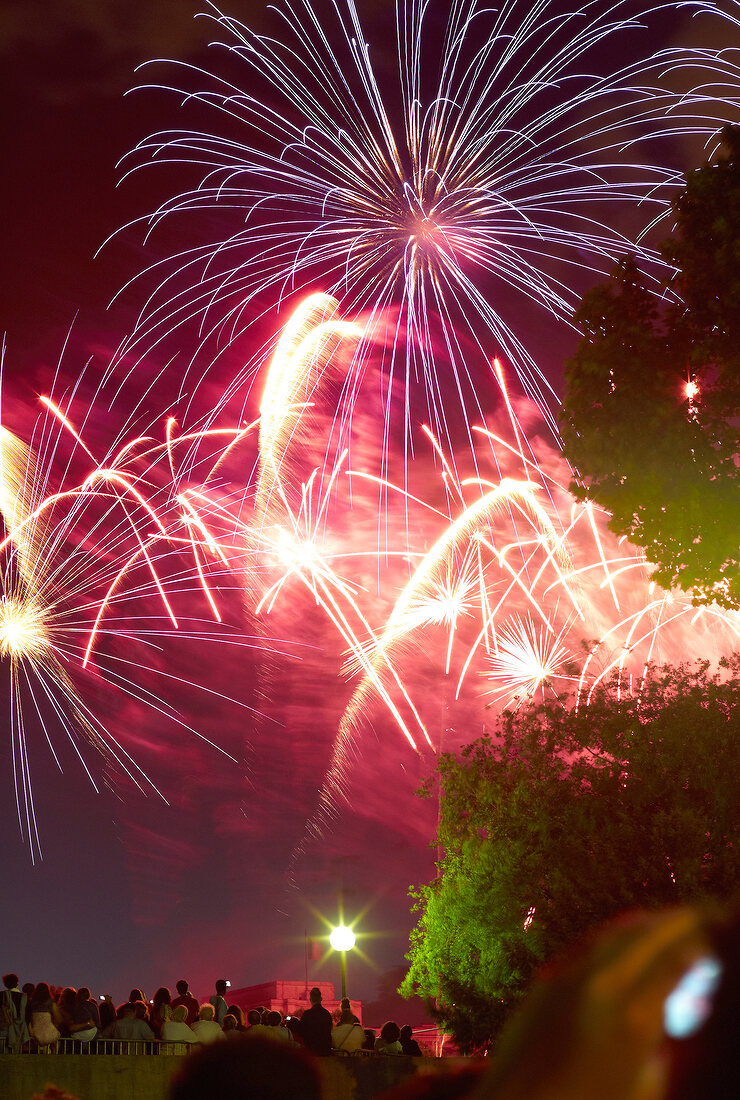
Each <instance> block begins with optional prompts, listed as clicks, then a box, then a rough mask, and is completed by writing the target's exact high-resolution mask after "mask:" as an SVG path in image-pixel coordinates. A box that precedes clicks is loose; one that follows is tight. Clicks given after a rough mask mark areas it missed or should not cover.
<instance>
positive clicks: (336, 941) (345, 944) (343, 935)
mask: <svg viewBox="0 0 740 1100" xmlns="http://www.w3.org/2000/svg"><path fill="white" fill-rule="evenodd" d="M329 943H330V944H331V945H332V947H333V948H334V950H335V951H351V950H352V948H353V947H354V946H355V934H354V932H353V931H352V929H351V928H347V926H346V925H344V924H340V925H339V927H338V928H333V929H332V933H331V935H330V936H329Z"/></svg>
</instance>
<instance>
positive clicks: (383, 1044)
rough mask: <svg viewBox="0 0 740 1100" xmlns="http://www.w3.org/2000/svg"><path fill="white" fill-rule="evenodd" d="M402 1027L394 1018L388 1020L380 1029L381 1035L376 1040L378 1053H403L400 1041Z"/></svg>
mask: <svg viewBox="0 0 740 1100" xmlns="http://www.w3.org/2000/svg"><path fill="white" fill-rule="evenodd" d="M400 1035H401V1029H400V1028H399V1026H398V1024H397V1023H396V1022H395V1021H394V1020H388V1022H387V1023H385V1024H383V1026H382V1027H381V1029H380V1035H379V1036H378V1038H377V1039H376V1040H375V1050H376V1051H377V1053H378V1054H403V1048H402V1047H401V1042H400Z"/></svg>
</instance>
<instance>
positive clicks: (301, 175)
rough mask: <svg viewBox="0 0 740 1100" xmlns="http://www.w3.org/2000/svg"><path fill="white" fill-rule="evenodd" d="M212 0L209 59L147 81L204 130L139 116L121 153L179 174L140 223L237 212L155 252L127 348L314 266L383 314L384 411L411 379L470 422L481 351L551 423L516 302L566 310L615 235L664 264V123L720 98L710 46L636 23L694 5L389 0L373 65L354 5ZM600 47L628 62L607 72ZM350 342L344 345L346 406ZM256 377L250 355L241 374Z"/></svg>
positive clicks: (271, 294) (226, 318) (670, 171)
mask: <svg viewBox="0 0 740 1100" xmlns="http://www.w3.org/2000/svg"><path fill="white" fill-rule="evenodd" d="M212 7H213V10H212V12H211V13H210V15H209V16H208V18H209V19H210V20H211V21H212V22H213V23H214V24H215V27H216V29H217V31H218V33H219V34H220V35H221V36H222V37H221V39H220V41H218V43H217V46H218V48H219V49H220V50H221V51H222V54H225V55H226V56H225V57H223V63H224V73H225V75H223V76H218V75H215V73H209V72H206V71H204V70H201V69H197V68H193V67H192V66H181V67H180V68H179V69H176V70H175V76H176V78H181V80H182V82H181V83H180V82H179V80H177V79H176V81H175V83H174V84H172V85H164V84H153V85H149V86H148V87H154V88H158V89H166V90H168V91H170V92H174V94H175V95H176V96H177V97H178V99H179V100H180V102H181V104H182V105H183V106H184V107H185V108H186V109H191V108H192V110H193V112H196V113H200V114H201V115H203V114H205V116H206V118H205V119H204V123H205V124H206V126H207V120H208V119H210V123H211V125H212V129H210V130H209V129H208V128H203V129H187V128H183V129H171V130H165V131H162V132H159V133H155V134H153V135H152V136H151V137H149V138H147V139H145V140H144V141H142V142H141V144H140V145H139V146H138V147H137V149H136V150H135V151H134V153H133V154H132V159H133V166H134V168H140V167H142V166H144V165H149V164H151V165H155V166H156V165H161V164H165V165H167V164H169V165H173V164H174V165H177V168H178V172H183V173H186V174H187V175H188V177H189V178H190V180H191V181H192V182H191V184H190V185H189V186H188V188H187V189H186V190H184V191H183V192H182V193H180V194H177V195H175V196H173V197H172V198H171V199H169V200H167V201H166V202H164V203H163V204H162V205H161V206H160V207H159V208H158V209H157V210H156V211H155V212H154V213H153V214H152V215H151V216H150V217H149V218H148V219H146V221H147V224H148V226H149V228H150V230H151V229H154V228H155V227H156V226H157V225H158V224H159V223H160V222H162V221H163V220H166V219H168V218H170V217H177V218H178V219H180V220H182V217H183V215H201V216H204V217H206V218H208V219H212V217H213V213H212V212H214V211H215V212H217V213H219V212H220V213H221V214H222V217H221V223H222V224H223V225H224V226H229V225H231V226H233V229H232V230H231V231H228V230H227V232H226V235H225V236H223V237H220V238H218V239H216V240H213V241H211V242H210V243H207V244H205V245H202V246H195V247H193V248H190V249H187V250H186V251H184V252H182V253H180V254H179V255H177V256H176V257H174V258H173V259H172V260H171V261H169V260H165V261H162V262H161V263H159V264H157V265H155V267H154V269H153V270H152V271H150V272H149V274H150V275H151V276H152V277H153V278H154V280H155V284H158V289H156V290H155V291H154V292H153V293H152V295H151V297H150V298H149V300H148V302H147V305H146V307H145V308H144V310H143V312H142V315H141V317H140V321H139V324H138V326H137V328H136V330H135V331H134V333H133V336H132V337H131V339H130V340H128V341H126V343H125V345H124V347H123V348H122V349H121V354H122V355H123V354H126V353H131V352H132V351H133V350H134V349H136V348H142V347H143V348H146V347H149V346H150V345H151V344H152V343H154V342H156V341H158V340H160V339H163V338H166V336H167V334H168V333H169V332H170V331H171V330H172V329H173V327H174V328H177V327H178V326H179V325H180V324H181V323H182V322H185V321H187V320H189V319H193V318H197V319H199V324H200V333H201V337H202V340H203V341H204V342H205V343H208V341H209V340H210V339H211V337H214V338H216V337H218V339H219V340H220V341H221V345H222V347H223V345H224V344H225V345H226V346H228V345H230V344H231V343H233V341H235V340H238V339H240V338H241V335H242V333H243V332H244V330H245V329H246V328H247V327H248V326H249V325H250V324H252V323H253V321H254V319H255V316H256V315H261V313H262V312H263V310H265V309H269V308H273V307H274V303H275V301H277V302H280V301H281V300H282V299H283V298H284V297H285V296H289V295H292V294H294V293H296V292H303V293H305V292H306V289H307V288H309V287H310V288H314V287H316V286H317V285H320V286H322V287H323V289H324V290H326V291H327V292H328V293H330V294H332V295H336V296H337V297H338V298H340V299H341V300H342V302H343V305H344V308H345V310H346V311H347V312H348V313H350V314H352V315H354V316H359V315H363V316H365V317H366V318H367V319H368V324H369V325H370V326H371V327H372V326H373V325H374V324H375V323H378V322H379V321H380V319H381V318H387V316H388V315H389V314H391V315H393V316H394V317H395V322H394V323H393V325H392V327H391V329H390V331H389V332H388V334H387V347H386V354H385V357H384V369H385V375H384V381H383V391H384V394H385V414H386V417H388V416H389V415H390V406H391V401H392V397H391V394H392V390H393V388H394V382H395V380H398V381H399V383H400V384H401V386H402V387H403V389H404V391H405V394H406V402H407V413H406V418H407V425H406V426H407V430H409V429H410V427H411V420H412V414H411V411H410V410H411V404H410V402H411V396H412V391H413V389H414V388H415V387H416V386H417V383H420V384H421V388H422V390H423V391H424V394H425V397H424V400H425V401H426V404H427V417H428V419H429V422H430V424H431V427H432V430H433V431H434V432H435V434H436V435H437V436H439V437H440V438H445V437H446V431H445V428H446V425H445V420H446V412H445V405H447V407H448V408H449V407H450V400H449V395H450V393H452V392H453V391H454V392H455V393H456V394H457V400H458V402H459V404H460V405H461V406H462V409H463V411H464V413H465V415H466V419H467V420H468V421H470V422H472V421H473V419H474V418H475V417H477V418H481V417H482V415H483V410H482V409H481V405H480V402H479V400H478V380H479V379H478V375H479V369H484V370H485V364H486V362H487V359H488V358H489V357H490V356H491V355H493V354H503V355H504V357H506V358H507V359H508V361H509V362H510V363H512V364H513V366H514V367H515V369H516V371H517V372H518V374H519V377H520V379H521V382H522V385H523V387H524V389H525V391H526V392H527V394H528V395H529V396H531V397H533V398H534V399H535V400H536V401H537V402H538V403H539V405H540V408H541V409H542V410H543V413H544V415H545V416H546V417H547V418H548V420H549V423H550V426H551V428H552V430H553V431H556V429H555V424H554V419H553V417H552V414H551V411H550V409H551V407H552V406H553V404H554V403H556V399H555V395H554V393H553V391H552V390H551V388H550V386H549V383H548V382H547V380H546V378H545V377H544V375H543V374H542V373H541V371H540V370H539V369H538V367H537V364H536V363H535V361H534V359H533V357H532V355H531V354H530V352H529V351H528V350H527V347H526V346H525V341H524V340H523V338H522V320H521V317H522V316H525V317H533V316H534V315H533V314H531V313H528V312H525V313H524V314H522V307H523V305H524V304H526V303H534V305H535V306H536V307H538V308H540V309H542V310H545V311H546V312H547V313H549V314H550V315H552V316H554V317H556V318H558V319H560V320H565V321H566V322H570V318H571V315H572V311H573V308H574V307H575V305H576V304H577V302H578V300H579V297H580V292H581V291H582V290H583V289H584V288H585V286H586V285H587V284H588V281H589V279H590V278H592V275H593V273H594V272H599V273H603V272H605V271H608V270H609V269H610V268H611V267H612V266H613V264H614V262H615V261H616V259H617V258H618V257H620V256H621V255H623V254H624V253H625V252H626V251H630V252H632V253H634V254H637V255H638V256H639V258H640V260H641V261H642V262H643V263H644V264H645V265H646V266H647V269H648V270H650V271H651V272H653V274H659V273H660V270H659V269H660V264H661V261H660V258H659V257H658V255H657V254H656V253H655V252H653V251H651V249H650V248H648V247H647V246H646V245H643V244H640V243H639V233H640V231H641V230H644V229H645V228H646V226H647V225H649V224H650V223H651V222H652V221H654V220H655V219H658V218H660V217H661V216H662V215H663V214H664V213H666V211H667V210H668V207H669V201H670V198H671V197H672V196H673V195H674V194H675V193H676V191H677V189H678V187H679V186H680V183H681V175H680V172H679V171H677V170H676V168H675V167H674V166H672V165H661V164H659V163H656V158H658V157H659V156H660V152H659V151H660V149H661V148H663V147H665V148H666V150H668V149H669V148H670V147H671V143H674V142H675V139H676V138H677V137H678V136H680V135H686V134H692V135H693V134H699V135H705V136H709V135H711V134H713V133H716V131H717V129H718V127H719V126H720V125H721V124H722V123H724V122H725V121H727V118H728V115H729V114H730V113H731V108H732V104H731V103H730V102H729V100H731V99H732V96H731V93H730V86H729V83H728V82H724V84H723V85H722V87H721V88H720V87H718V86H717V83H716V81H715V83H714V84H713V83H712V80H713V79H714V77H715V76H716V72H717V67H716V58H715V57H714V55H712V56H711V57H710V56H709V55H708V53H707V51H705V50H704V51H702V50H692V49H685V50H682V49H678V48H672V49H670V50H664V51H660V52H658V53H650V52H648V54H647V56H645V55H644V54H643V53H641V50H642V49H643V48H644V45H645V43H646V42H647V41H648V40H649V35H647V34H643V33H642V32H643V31H644V30H645V28H646V27H647V28H649V27H650V26H652V24H653V22H654V21H655V19H656V18H657V19H660V20H664V21H665V20H666V19H667V18H669V17H671V16H674V17H675V18H678V13H679V12H680V13H685V12H699V11H701V12H708V11H710V10H711V6H710V5H708V4H705V3H702V2H697V3H696V4H688V5H687V4H675V5H674V4H671V3H668V4H665V3H664V4H660V5H659V6H658V7H657V8H652V7H651V6H649V5H648V6H643V5H641V4H640V3H639V2H638V3H635V2H634V0H617V2H616V3H609V2H604V0H591V2H590V3H587V4H586V5H585V6H583V7H581V8H579V9H577V10H575V11H573V12H567V11H566V12H564V11H563V10H562V8H561V7H560V6H559V5H557V4H555V2H554V0H536V2H535V3H530V2H529V0H526V2H525V0H506V2H505V3H504V4H502V5H501V6H499V7H498V8H495V9H492V8H490V7H484V6H483V5H481V4H480V3H479V2H478V0H452V2H451V3H450V4H449V5H447V6H446V7H445V9H444V12H436V11H435V8H434V5H431V4H429V3H425V2H422V0H398V2H397V4H396V37H397V60H398V65H397V72H396V74H395V76H394V77H389V76H388V75H387V74H384V75H383V76H382V77H381V76H380V75H379V72H378V69H377V67H376V62H377V61H378V57H377V55H376V54H375V53H374V51H373V48H372V44H369V43H368V42H366V40H365V33H364V30H363V26H362V23H361V19H360V14H359V11H358V8H357V7H356V5H355V2H354V0H339V2H338V3H337V4H336V5H335V6H334V10H333V13H332V15H331V17H330V19H329V20H328V21H327V22H324V21H322V19H321V18H320V17H319V15H318V14H317V12H316V9H315V7H314V5H313V4H312V3H310V2H309V0H295V2H294V3H290V2H288V0H283V2H282V3H279V4H278V7H277V8H276V11H277V13H278V17H279V20H280V32H279V34H278V35H277V36H275V37H267V36H260V35H258V34H256V33H254V32H252V31H251V30H250V29H249V28H248V27H247V26H245V25H243V24H242V23H240V22H239V21H238V20H236V19H234V18H231V17H229V16H228V15H225V14H222V13H221V12H220V11H219V10H218V9H217V8H216V7H215V6H212ZM443 17H445V18H443ZM616 56H619V57H625V56H632V57H633V58H634V60H633V61H631V62H628V63H626V64H624V65H623V66H621V67H620V68H618V69H617V70H616V71H615V70H613V69H609V68H607V69H606V70H605V68H604V59H605V58H612V57H616ZM226 73H228V75H226ZM679 77H683V78H684V79H683V81H681V80H680V79H679ZM687 80H688V81H689V82H690V84H689V86H686V81H687ZM679 85H680V87H679ZM692 87H695V88H696V90H695V91H692ZM736 98H737V97H736V96H735V99H736ZM625 153H628V155H629V157H630V158H631V159H630V160H629V161H628V160H626V159H625ZM641 153H642V154H643V156H644V160H640V159H639V156H640V154H641ZM620 227H621V228H620ZM266 303H269V304H266ZM515 319H516V320H515ZM526 323H527V324H529V323H531V322H529V321H528V322H526ZM464 348H465V349H466V350H463V349H464ZM476 348H477V352H476V353H475V355H472V349H476ZM367 352H368V344H367V342H363V341H360V343H359V346H358V348H357V353H356V355H355V359H354V364H353V371H352V372H351V375H350V377H348V379H347V381H346V384H345V388H344V393H343V397H342V402H343V405H342V407H343V409H344V416H345V417H351V414H352V409H353V403H354V402H355V401H356V398H357V392H358V387H359V385H360V383H361V380H362V375H363V372H364V370H365V366H366V356H367ZM198 355H199V357H200V358H202V348H201V349H200V350H199V353H198ZM476 356H477V358H478V362H477V363H475V362H474V363H473V365H472V366H471V365H470V364H471V361H473V360H475V358H476ZM254 373H255V367H254V364H249V365H248V367H247V368H245V371H244V372H243V378H248V377H252V376H253V375H254Z"/></svg>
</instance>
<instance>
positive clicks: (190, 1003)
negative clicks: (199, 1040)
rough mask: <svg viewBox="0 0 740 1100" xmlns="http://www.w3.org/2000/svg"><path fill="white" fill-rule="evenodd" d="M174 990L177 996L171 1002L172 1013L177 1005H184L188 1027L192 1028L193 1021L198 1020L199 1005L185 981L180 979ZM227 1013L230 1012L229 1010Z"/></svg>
mask: <svg viewBox="0 0 740 1100" xmlns="http://www.w3.org/2000/svg"><path fill="white" fill-rule="evenodd" d="M175 988H176V989H177V996H176V997H175V999H174V1001H173V1002H172V1011H173V1012H174V1011H175V1009H176V1008H177V1007H178V1006H179V1005H185V1008H186V1009H187V1010H188V1019H187V1024H188V1027H192V1026H193V1024H194V1023H195V1021H196V1020H197V1019H198V1013H199V1010H200V1005H199V1004H198V1001H197V999H196V998H195V997H194V996H193V994H192V993H191V992H190V988H189V986H188V983H187V982H186V981H185V979H184V978H181V979H180V981H179V982H178V983H177V985H176V986H175ZM229 1011H231V1010H230V1009H229Z"/></svg>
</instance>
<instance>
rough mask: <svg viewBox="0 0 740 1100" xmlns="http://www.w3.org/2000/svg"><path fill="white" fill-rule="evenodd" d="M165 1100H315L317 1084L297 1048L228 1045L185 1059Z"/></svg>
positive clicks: (257, 1043)
mask: <svg viewBox="0 0 740 1100" xmlns="http://www.w3.org/2000/svg"><path fill="white" fill-rule="evenodd" d="M309 1011H310V1010H309ZM327 1015H329V1014H328V1013H327ZM330 1019H331V1017H330ZM170 1100H321V1083H320V1078H319V1073H318V1069H317V1067H316V1066H315V1065H314V1063H313V1060H312V1059H311V1057H310V1055H308V1054H306V1052H305V1051H302V1050H301V1049H300V1047H298V1046H291V1045H290V1044H288V1043H276V1042H275V1041H274V1040H272V1041H270V1040H269V1039H261V1038H260V1039H257V1038H255V1039H252V1041H251V1042H247V1041H239V1040H234V1042H231V1043H214V1044H213V1045H212V1046H209V1047H204V1048H203V1049H202V1050H201V1051H199V1052H198V1053H196V1054H191V1055H190V1056H189V1058H188V1059H187V1061H186V1062H185V1064H184V1066H183V1068H182V1069H181V1070H180V1072H179V1074H178V1075H177V1076H176V1077H175V1079H174V1080H173V1082H172V1085H171V1086H170Z"/></svg>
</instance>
